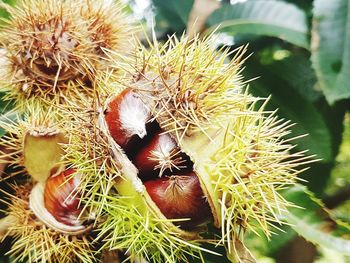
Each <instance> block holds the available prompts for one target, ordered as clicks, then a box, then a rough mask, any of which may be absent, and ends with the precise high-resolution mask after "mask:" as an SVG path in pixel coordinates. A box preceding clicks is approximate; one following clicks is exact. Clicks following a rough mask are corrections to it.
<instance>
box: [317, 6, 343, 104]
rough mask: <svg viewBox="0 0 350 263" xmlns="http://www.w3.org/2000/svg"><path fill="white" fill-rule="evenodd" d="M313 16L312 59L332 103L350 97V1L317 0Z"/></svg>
mask: <svg viewBox="0 0 350 263" xmlns="http://www.w3.org/2000/svg"><path fill="white" fill-rule="evenodd" d="M313 15H314V18H313V22H312V41H311V43H312V48H311V49H312V56H311V60H312V63H313V67H314V69H315V71H316V74H317V77H318V79H319V83H320V86H321V88H322V90H323V92H324V94H325V96H326V98H327V100H328V102H329V103H331V104H332V103H334V102H335V101H337V100H341V99H346V98H350V86H349V83H350V3H349V1H348V0H332V1H329V0H315V2H314V9H313Z"/></svg>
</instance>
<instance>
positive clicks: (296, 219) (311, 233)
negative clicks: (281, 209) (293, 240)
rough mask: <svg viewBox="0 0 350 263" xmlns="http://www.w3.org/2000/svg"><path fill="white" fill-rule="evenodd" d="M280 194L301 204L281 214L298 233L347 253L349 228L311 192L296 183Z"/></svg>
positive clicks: (348, 251) (349, 250)
mask: <svg viewBox="0 0 350 263" xmlns="http://www.w3.org/2000/svg"><path fill="white" fill-rule="evenodd" d="M283 196H284V197H285V198H286V199H287V200H288V201H290V202H292V203H294V204H296V205H297V206H300V207H302V208H297V207H292V208H290V209H289V212H288V213H286V214H285V219H286V220H287V222H288V223H290V224H291V226H292V228H293V229H294V230H295V231H296V232H297V233H298V234H299V235H301V236H302V237H304V238H305V239H306V240H308V241H310V242H312V243H314V244H317V245H320V246H322V247H326V248H331V249H334V250H336V251H339V252H341V253H343V254H346V255H350V240H349V239H348V238H349V235H350V227H349V226H348V225H347V224H345V223H343V222H340V221H337V220H335V219H334V218H333V217H332V215H331V214H330V213H329V211H327V210H326V209H325V208H324V205H323V204H322V202H321V201H320V200H318V199H317V198H315V196H314V194H313V193H312V192H310V191H308V190H307V189H306V187H305V186H301V185H296V186H294V187H292V188H289V189H288V190H286V191H284V192H283Z"/></svg>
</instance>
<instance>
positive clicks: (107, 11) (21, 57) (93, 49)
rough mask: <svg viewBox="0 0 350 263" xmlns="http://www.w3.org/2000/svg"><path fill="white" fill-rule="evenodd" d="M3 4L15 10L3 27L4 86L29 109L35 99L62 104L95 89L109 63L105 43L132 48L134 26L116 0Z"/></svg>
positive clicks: (116, 48)
mask: <svg viewBox="0 0 350 263" xmlns="http://www.w3.org/2000/svg"><path fill="white" fill-rule="evenodd" d="M2 6H4V7H5V8H6V9H7V10H8V12H9V13H10V20H8V21H6V23H5V24H4V25H3V26H2V28H1V29H2V30H1V33H0V43H1V46H2V48H3V49H4V50H3V53H4V59H3V61H2V65H1V66H2V73H3V76H2V77H1V79H2V80H3V81H4V83H3V84H2V86H3V87H4V88H3V89H5V90H6V92H7V94H6V98H7V99H15V100H16V101H17V106H19V107H20V108H23V109H24V110H25V109H26V106H27V105H28V103H29V102H30V101H32V100H40V103H44V101H49V102H54V103H56V104H58V103H64V102H65V101H66V100H71V99H73V98H75V97H77V96H81V94H88V95H91V94H92V93H93V83H94V75H95V74H96V72H97V71H99V70H105V69H106V66H108V63H107V61H106V60H105V58H106V55H105V53H104V49H111V50H114V51H116V52H118V51H120V52H122V51H123V53H124V54H125V53H127V52H128V48H130V44H129V43H128V42H129V40H130V38H131V36H132V32H134V31H135V30H132V26H131V25H130V23H129V22H128V21H127V19H126V17H125V16H124V14H123V13H122V7H121V6H120V5H118V4H114V3H112V2H110V3H108V4H107V3H105V2H103V1H91V0H78V1H75V0H67V1H64V0H59V1H50V0H39V1H36V0H29V1H27V0H21V1H19V2H18V3H17V5H16V6H15V7H12V6H10V5H5V4H2ZM78 94H79V95H78Z"/></svg>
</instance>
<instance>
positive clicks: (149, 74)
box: [100, 37, 312, 262]
mask: <svg viewBox="0 0 350 263" xmlns="http://www.w3.org/2000/svg"><path fill="white" fill-rule="evenodd" d="M211 41H212V38H210V37H209V38H208V39H205V40H199V39H197V38H195V39H193V40H189V39H187V38H182V39H181V40H178V39H177V38H176V37H172V38H170V39H169V40H168V42H167V43H165V44H164V45H159V44H158V43H153V45H152V44H151V48H150V49H146V48H143V47H142V46H140V47H139V49H138V51H139V53H137V54H135V56H133V58H135V60H132V59H130V60H127V61H123V62H121V63H117V64H116V65H115V66H116V67H118V68H124V69H126V72H133V74H130V75H129V79H127V77H126V78H125V79H124V80H123V81H121V80H120V78H118V81H117V82H116V83H113V81H112V84H106V85H112V86H113V85H115V86H117V87H118V88H117V89H119V90H120V91H122V92H121V93H120V94H123V92H125V91H126V90H127V89H132V90H133V92H134V93H136V94H138V95H137V96H138V97H139V98H140V99H141V100H142V101H143V103H144V105H146V107H147V109H148V111H149V112H150V116H151V117H150V122H152V123H156V124H157V125H159V127H160V129H161V131H162V133H164V134H167V135H169V136H170V137H171V138H172V139H173V140H175V142H176V144H177V146H178V147H179V149H180V151H181V152H182V153H183V154H185V155H186V156H188V157H189V159H190V160H191V161H192V162H193V172H194V173H195V175H196V176H197V177H198V179H199V183H200V188H201V190H202V192H199V193H198V191H196V193H193V192H191V190H188V191H190V192H189V193H191V194H192V195H193V198H194V199H196V198H198V196H199V197H203V195H204V196H205V198H206V199H207V201H208V203H209V205H210V208H211V212H212V216H213V219H214V222H213V223H214V225H215V226H216V227H217V228H219V229H221V239H220V240H217V241H216V243H217V244H224V245H225V246H226V248H227V250H228V253H229V254H231V257H235V253H236V251H235V250H236V248H235V240H237V239H239V238H241V237H242V234H243V233H244V232H245V231H246V230H250V231H254V232H256V230H257V229H261V230H262V231H263V232H264V233H265V234H266V235H268V236H269V235H270V233H271V232H270V231H271V230H270V229H271V227H277V228H278V226H277V225H276V223H277V224H281V223H283V222H281V220H280V218H281V215H282V214H283V212H284V211H285V210H286V209H287V207H288V205H290V204H289V203H288V202H287V201H286V200H285V199H284V198H283V197H282V196H281V195H280V194H279V190H281V189H284V188H285V187H287V186H288V185H291V184H293V183H294V182H295V180H297V175H298V174H299V173H300V172H301V171H302V170H298V169H297V167H298V166H300V165H304V164H307V163H309V162H311V161H312V160H311V156H304V152H296V153H291V151H292V150H293V148H294V146H293V144H291V143H290V142H291V141H292V140H294V139H296V138H292V139H286V138H285V136H286V135H288V134H289V133H290V131H289V128H290V127H291V124H290V123H289V122H285V121H283V120H280V119H278V117H277V116H276V114H275V112H267V111H265V110H264V107H265V104H266V102H267V100H266V99H263V98H255V97H253V96H251V95H249V93H248V92H247V90H246V89H244V87H243V86H244V83H243V82H242V80H241V77H240V67H241V63H242V61H243V60H242V57H243V55H244V52H245V48H244V47H242V48H240V49H238V50H235V51H233V52H230V51H228V50H219V51H215V50H214V49H213V48H212V46H211V43H212V42H211ZM229 58H232V59H231V60H230V62H229V63H226V61H227V60H228V59H229ZM135 69H136V70H135ZM111 89H113V88H111ZM120 96H122V95H120ZM111 97H112V99H109V100H107V105H106V106H105V109H106V108H108V101H110V100H111V101H116V99H115V95H113V96H111ZM120 105H121V104H120ZM114 108H117V107H115V106H114ZM137 110H138V106H137V105H135V104H134V111H137ZM129 111H131V110H130V109H129ZM107 114H108V110H107ZM130 118H132V116H129V120H130V121H131V122H130V123H132V120H131V119H130ZM105 120H106V122H107V124H105V125H102V126H101V125H100V129H102V130H103V129H106V130H109V132H110V133H111V134H108V133H109V132H108V131H107V132H106V133H107V135H106V136H107V137H108V136H110V137H111V138H110V139H109V142H110V144H114V143H115V142H118V140H113V139H112V138H114V137H115V136H113V134H112V133H113V130H114V129H113V127H112V129H111V124H110V123H109V121H110V120H109V119H108V118H107V117H106V119H105ZM114 121H116V122H118V121H119V120H114ZM126 121H127V118H126ZM119 122H120V121H119ZM144 122H145V120H144V119H140V123H139V124H133V125H134V127H139V126H140V125H141V126H142V125H144V124H145V123H144ZM120 123H123V122H120ZM116 125H118V124H116ZM124 126H127V125H126V124H124ZM147 136H151V137H152V136H156V132H153V135H152V132H151V135H149V134H147ZM140 139H142V138H141V137H140ZM120 146H121V148H122V149H119V148H120V147H119V146H118V145H117V146H113V147H114V148H116V149H117V150H118V151H117V153H114V159H115V160H116V161H117V162H120V163H122V171H121V174H122V178H123V179H121V180H119V181H118V182H117V186H116V187H117V190H118V193H119V194H120V196H121V198H119V199H118V198H114V199H113V202H114V206H113V205H111V204H107V205H106V208H105V212H106V214H107V218H108V219H107V221H106V222H104V223H103V224H102V231H101V233H107V232H108V231H111V234H110V235H111V236H110V238H108V239H107V246H109V248H118V249H120V248H123V245H125V246H126V247H125V248H127V249H128V250H129V251H131V252H132V254H136V255H139V256H143V257H145V258H149V254H150V253H153V252H151V251H152V248H150V247H149V246H148V245H149V240H150V239H153V240H154V239H155V238H160V239H159V240H158V242H155V243H157V244H158V245H156V246H157V249H158V254H157V258H156V261H157V260H161V258H162V257H163V260H164V258H165V259H169V258H172V259H174V261H175V262H176V261H177V260H181V259H182V257H183V254H182V253H181V252H179V251H175V250H173V249H172V248H173V246H171V247H168V244H166V245H164V246H162V244H163V243H164V242H162V241H161V240H162V238H167V239H171V238H174V237H176V239H177V240H179V242H180V243H181V242H183V243H182V244H188V242H190V241H188V240H191V239H193V238H194V239H195V240H197V239H196V237H195V236H194V235H193V232H198V230H199V232H200V231H203V229H202V230H201V229H200V228H199V229H196V227H193V226H192V228H190V229H188V228H186V229H181V228H179V227H178V226H175V225H178V224H177V223H176V221H177V220H178V217H176V218H167V219H166V216H165V214H167V212H168V211H164V210H163V209H162V207H164V206H166V204H167V203H168V202H169V201H171V200H170V199H169V198H168V197H167V195H166V194H162V193H161V192H162V191H163V190H162V189H163V188H162V187H163V186H162V184H164V183H165V181H166V180H165V179H164V178H161V179H158V182H157V183H154V182H149V181H148V180H147V179H146V180H145V179H144V178H139V177H138V176H140V175H141V173H139V171H138V169H137V168H140V167H137V168H136V167H135V165H134V164H137V162H135V163H133V162H132V161H134V160H135V159H133V157H132V155H130V153H128V151H127V149H126V148H125V147H124V145H120ZM113 147H112V148H113ZM135 147H136V149H134V151H141V152H142V151H143V148H142V147H143V146H142V143H139V144H136V146H135ZM123 148H124V151H123ZM136 156H137V153H136ZM126 157H127V158H126ZM148 159H150V158H148ZM136 160H137V158H136ZM173 175H174V174H172V175H170V176H171V177H172V176H173ZM153 179H154V180H157V179H156V178H153ZM155 184H156V185H157V187H158V188H155V189H156V190H155V191H153V190H151V191H149V185H152V187H153V186H154V185H155ZM180 185H181V184H180ZM132 189H133V190H132ZM178 189H181V190H185V189H186V187H184V186H180V187H179V188H178ZM188 189H191V188H188ZM154 193H156V194H154ZM196 194H198V196H196ZM155 195H157V196H158V197H156V198H155V197H154V196H155ZM182 195H184V193H182ZM159 196H161V198H160V197H159ZM157 198H158V199H157ZM162 199H163V200H162ZM180 199H181V198H178V200H180ZM162 202H164V203H163V204H162ZM194 203H195V202H194ZM197 204H198V203H197ZM174 205H176V204H174ZM200 205H202V206H203V207H201V209H202V210H203V214H205V212H204V211H205V205H204V203H203V204H200ZM130 206H131V207H130ZM121 207H123V208H121ZM135 207H136V208H137V211H139V212H138V213H140V214H141V215H142V218H141V219H139V218H134V219H132V218H129V217H128V215H126V213H123V212H122V210H123V209H124V210H125V211H133V209H135ZM173 208H174V206H173ZM197 209H198V208H197ZM145 210H146V211H149V212H145ZM162 210H163V211H162ZM199 210H200V209H199ZM130 213H131V212H130ZM132 213H136V212H135V211H134V212H132ZM148 213H149V214H150V215H152V218H153V217H154V220H157V219H158V220H168V221H166V224H165V225H166V226H165V227H164V226H162V227H163V230H158V228H157V230H156V229H154V231H162V232H163V233H164V237H163V236H161V237H156V236H154V232H152V233H150V232H149V231H147V232H145V231H140V232H138V234H136V232H135V233H134V235H132V234H130V235H128V234H127V233H126V232H123V233H122V231H123V230H120V229H121V228H123V225H122V223H121V222H122V221H124V220H123V217H124V216H125V218H124V219H125V220H126V221H128V224H130V225H131V224H132V223H133V221H134V224H135V225H140V224H148V222H149V221H147V223H146V221H143V220H144V219H145V218H147V219H148V216H145V214H148ZM170 214H171V213H170ZM186 217H187V216H185V215H183V219H185V218H186ZM189 217H190V216H189ZM113 218H115V221H114V220H113ZM154 220H153V221H151V222H155V221H154ZM174 220H175V221H174ZM164 222H165V221H164ZM173 223H175V225H174V224H173ZM169 225H172V226H171V227H172V229H175V231H168V230H167V228H166V227H169ZM174 226H175V228H174ZM180 226H181V224H180ZM135 227H136V226H135ZM162 227H161V228H162ZM131 228H132V227H129V228H128V229H129V230H128V231H131V230H130V229H131ZM184 230H186V231H184ZM188 231H189V232H188ZM204 231H205V230H204ZM174 233H177V234H174ZM177 235H179V236H180V238H179V237H178V236H177ZM118 236H119V238H118ZM121 237H123V238H121ZM198 237H199V236H198V235H197V238H198ZM178 238H179V239H178ZM138 242H139V243H138ZM142 244H143V245H142ZM152 245H154V244H153V243H152ZM172 245H173V244H172ZM174 247H175V246H174ZM194 251H196V252H198V250H196V249H194ZM192 252H193V251H192ZM177 253H178V254H177ZM189 254H191V252H189ZM153 260H154V258H153Z"/></svg>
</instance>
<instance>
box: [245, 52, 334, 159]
mask: <svg viewBox="0 0 350 263" xmlns="http://www.w3.org/2000/svg"><path fill="white" fill-rule="evenodd" d="M245 72H246V74H247V76H248V77H249V78H253V77H260V78H259V79H257V80H254V81H253V82H252V83H251V84H250V90H251V91H252V93H253V94H255V95H256V96H261V97H268V96H269V95H271V94H272V97H271V100H270V102H269V103H268V109H270V110H275V109H276V108H278V109H279V110H278V112H277V114H278V115H279V116H281V117H284V118H286V119H287V120H291V121H293V122H294V123H296V125H295V126H294V127H293V128H292V131H293V134H292V136H296V135H301V134H309V135H308V136H306V137H304V138H302V139H299V140H298V141H297V143H298V149H299V150H307V149H309V150H310V153H311V154H316V155H317V158H322V161H323V162H325V163H326V162H331V161H332V160H333V159H334V154H333V152H332V143H333V142H332V132H331V130H330V128H329V127H328V125H327V122H326V119H325V117H324V116H323V114H322V112H320V110H319V109H318V107H316V106H315V104H314V102H315V101H316V100H317V99H318V98H319V95H318V94H317V92H316V91H315V90H314V89H313V88H314V83H315V81H316V79H315V77H314V76H313V74H314V73H313V71H312V69H311V66H310V63H309V62H308V60H307V59H306V58H304V57H302V56H298V57H290V58H286V59H283V60H281V61H274V62H272V63H271V64H267V65H262V64H260V61H258V60H257V56H254V57H252V58H250V59H249V60H248V61H247V63H246V70H245Z"/></svg>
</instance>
